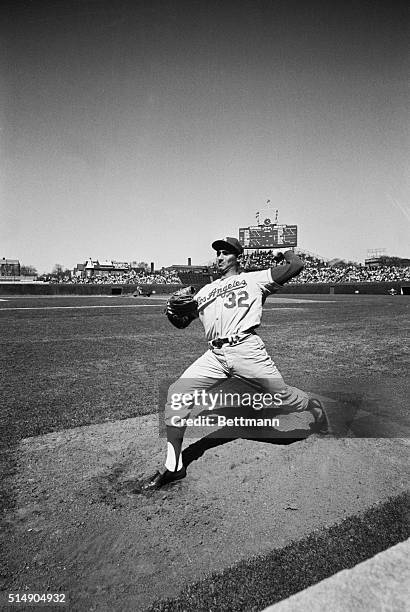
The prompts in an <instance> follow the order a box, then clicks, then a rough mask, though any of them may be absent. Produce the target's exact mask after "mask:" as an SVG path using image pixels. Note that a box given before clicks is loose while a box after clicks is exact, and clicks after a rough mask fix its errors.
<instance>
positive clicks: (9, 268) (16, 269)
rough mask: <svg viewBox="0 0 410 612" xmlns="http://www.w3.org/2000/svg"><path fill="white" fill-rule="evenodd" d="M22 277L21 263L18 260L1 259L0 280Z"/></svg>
mask: <svg viewBox="0 0 410 612" xmlns="http://www.w3.org/2000/svg"><path fill="white" fill-rule="evenodd" d="M16 276H18V277H20V262H19V260H18V259H6V258H5V257H3V259H0V278H1V279H2V280H6V279H10V278H15V277H16Z"/></svg>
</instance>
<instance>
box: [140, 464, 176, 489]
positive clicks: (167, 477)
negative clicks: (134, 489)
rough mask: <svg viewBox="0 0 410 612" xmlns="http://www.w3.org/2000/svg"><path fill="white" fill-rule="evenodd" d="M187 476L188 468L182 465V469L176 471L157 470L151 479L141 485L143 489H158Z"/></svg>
mask: <svg viewBox="0 0 410 612" xmlns="http://www.w3.org/2000/svg"><path fill="white" fill-rule="evenodd" d="M185 476H186V468H185V467H182V468H181V469H180V470H177V471H176V472H170V471H169V470H165V472H156V473H155V474H154V475H153V476H152V477H151V478H149V480H147V481H146V482H145V483H144V484H143V485H142V487H141V490H142V491H157V490H158V489H161V488H162V487H164V486H165V485H167V484H170V483H171V482H176V481H177V480H182V478H185Z"/></svg>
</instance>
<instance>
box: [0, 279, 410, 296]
mask: <svg viewBox="0 0 410 612" xmlns="http://www.w3.org/2000/svg"><path fill="white" fill-rule="evenodd" d="M403 286H405V287H409V283H408V282H398V281H394V282H380V283H375V282H372V283H340V284H330V283H304V284H295V285H293V284H291V285H285V287H283V289H282V290H281V293H288V294H289V293H293V294H309V293H310V294H326V295H329V294H351V293H355V292H356V291H358V292H359V293H361V294H370V295H377V294H378V295H387V294H388V291H389V290H390V289H392V288H393V289H395V290H396V291H397V292H398V293H400V292H401V287H403ZM137 287H141V288H142V290H143V291H144V293H146V292H147V293H152V292H153V291H155V293H156V294H157V295H158V294H170V293H173V292H174V291H176V290H177V289H180V288H181V285H165V284H164V285H135V284H132V285H131V284H129V285H118V284H112V285H99V284H96V285H93V284H86V285H81V284H78V285H77V284H71V283H50V284H47V283H0V296H13V295H120V294H122V295H127V294H133V293H134V292H135V291H136V290H137Z"/></svg>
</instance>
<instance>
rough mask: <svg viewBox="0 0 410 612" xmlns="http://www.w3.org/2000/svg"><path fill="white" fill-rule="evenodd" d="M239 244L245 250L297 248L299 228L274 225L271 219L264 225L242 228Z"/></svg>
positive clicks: (266, 220) (265, 221)
mask: <svg viewBox="0 0 410 612" xmlns="http://www.w3.org/2000/svg"><path fill="white" fill-rule="evenodd" d="M239 242H240V243H241V245H242V246H243V247H244V248H245V249H280V248H283V247H296V246H297V242H298V227H297V225H272V224H271V221H270V219H265V220H264V224H263V225H256V226H253V227H241V228H240V229H239Z"/></svg>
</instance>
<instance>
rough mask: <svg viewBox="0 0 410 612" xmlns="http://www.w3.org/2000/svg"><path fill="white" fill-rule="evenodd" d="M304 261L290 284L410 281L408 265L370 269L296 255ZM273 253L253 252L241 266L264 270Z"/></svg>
mask: <svg viewBox="0 0 410 612" xmlns="http://www.w3.org/2000/svg"><path fill="white" fill-rule="evenodd" d="M298 255H299V257H300V258H301V259H302V260H303V263H304V269H303V270H302V272H301V274H299V276H297V277H296V278H294V279H293V280H292V281H291V282H292V283H351V282H381V281H388V282H389V281H391V282H393V281H410V267H409V266H387V265H381V266H378V267H374V268H369V267H367V266H365V265H362V264H356V263H351V262H349V263H347V262H343V261H340V260H339V261H338V262H337V263H335V264H333V265H332V262H328V261H325V260H323V259H320V258H318V257H315V256H313V255H308V254H305V253H298ZM274 257H275V253H274V252H273V251H259V252H258V251H255V252H253V253H251V254H248V255H246V256H245V257H244V259H243V262H242V265H243V268H244V269H245V270H247V271H251V270H263V269H265V268H269V267H271V266H275V265H276V262H275V260H274Z"/></svg>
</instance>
